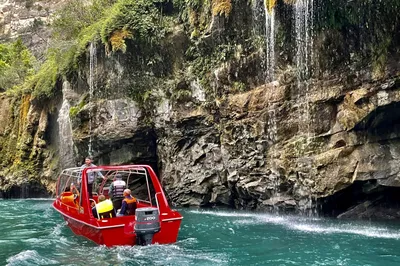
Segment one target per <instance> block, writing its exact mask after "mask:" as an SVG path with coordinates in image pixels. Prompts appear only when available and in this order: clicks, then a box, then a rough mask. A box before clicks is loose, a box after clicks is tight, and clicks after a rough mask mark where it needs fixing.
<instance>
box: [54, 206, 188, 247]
mask: <svg viewBox="0 0 400 266" xmlns="http://www.w3.org/2000/svg"><path fill="white" fill-rule="evenodd" d="M53 207H54V209H55V210H56V211H58V212H59V213H60V214H61V215H62V217H63V218H64V220H65V221H66V223H67V225H68V227H69V228H71V230H72V232H74V233H75V234H76V235H79V236H83V237H86V238H87V239H89V240H91V241H93V242H95V243H96V244H99V245H105V246H108V247H111V246H120V245H136V234H135V232H134V226H135V216H123V217H116V218H110V219H106V220H98V219H85V216H84V215H79V213H78V212H74V209H72V211H71V208H69V210H66V209H63V208H62V207H61V208H60V206H57V203H54V204H53ZM176 213H177V212H176ZM177 214H178V213H177ZM181 220H182V217H181V216H180V215H179V216H175V217H171V216H169V217H163V218H162V219H161V230H160V232H158V233H156V234H155V235H154V237H153V242H152V244H171V243H174V242H176V240H177V237H178V233H179V228H180V224H181Z"/></svg>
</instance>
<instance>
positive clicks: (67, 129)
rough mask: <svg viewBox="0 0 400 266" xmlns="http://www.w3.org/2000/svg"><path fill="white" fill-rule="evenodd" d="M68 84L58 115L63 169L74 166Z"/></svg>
mask: <svg viewBox="0 0 400 266" xmlns="http://www.w3.org/2000/svg"><path fill="white" fill-rule="evenodd" d="M67 87H68V83H67V82H64V83H63V102H62V105H61V108H60V111H59V114H58V118H57V122H58V132H59V140H60V141H59V142H60V144H59V156H60V164H61V166H62V168H68V167H72V166H74V141H73V138H72V125H71V120H70V118H69V110H70V108H71V105H70V103H69V102H68V100H67V99H66V98H65V95H66V93H65V92H66V90H67Z"/></svg>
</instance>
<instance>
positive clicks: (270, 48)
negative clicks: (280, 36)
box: [264, 0, 276, 82]
mask: <svg viewBox="0 0 400 266" xmlns="http://www.w3.org/2000/svg"><path fill="white" fill-rule="evenodd" d="M264 1H265V2H264V9H265V35H266V43H267V50H266V67H267V77H266V81H267V82H271V81H273V80H274V75H275V4H276V1H275V0H264Z"/></svg>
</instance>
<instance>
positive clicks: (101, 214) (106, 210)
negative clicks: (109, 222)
mask: <svg viewBox="0 0 400 266" xmlns="http://www.w3.org/2000/svg"><path fill="white" fill-rule="evenodd" d="M92 213H93V216H94V217H95V218H97V219H105V218H113V217H116V213H115V209H114V206H113V204H112V202H111V200H109V199H106V197H105V196H104V195H100V196H99V203H97V204H96V206H95V207H93V208H92Z"/></svg>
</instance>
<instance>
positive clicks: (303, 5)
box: [294, 0, 314, 142]
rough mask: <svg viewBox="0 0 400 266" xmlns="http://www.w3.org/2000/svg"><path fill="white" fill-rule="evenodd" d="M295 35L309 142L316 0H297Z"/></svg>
mask: <svg viewBox="0 0 400 266" xmlns="http://www.w3.org/2000/svg"><path fill="white" fill-rule="evenodd" d="M294 7H295V8H294V16H295V36H296V57H295V58H296V70H297V72H296V75H297V88H298V92H299V96H300V95H301V94H302V93H304V94H303V95H304V96H303V100H300V99H299V101H298V102H299V104H300V106H299V111H300V120H301V122H303V124H304V125H306V128H300V130H301V131H306V133H307V142H309V140H310V133H311V132H310V126H311V121H310V104H309V100H310V99H309V85H310V78H311V75H312V67H313V62H312V61H313V31H314V0H297V1H296V3H295V5H294Z"/></svg>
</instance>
